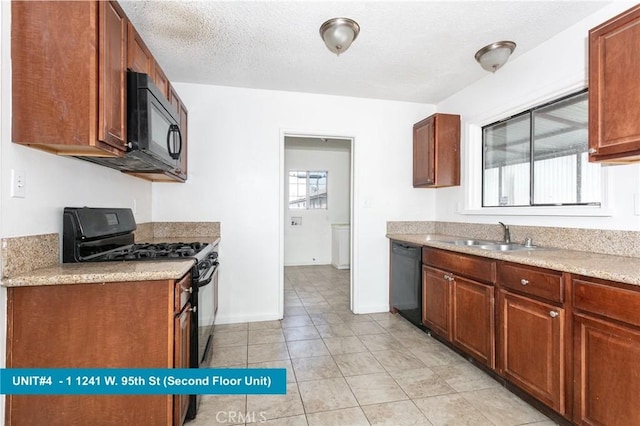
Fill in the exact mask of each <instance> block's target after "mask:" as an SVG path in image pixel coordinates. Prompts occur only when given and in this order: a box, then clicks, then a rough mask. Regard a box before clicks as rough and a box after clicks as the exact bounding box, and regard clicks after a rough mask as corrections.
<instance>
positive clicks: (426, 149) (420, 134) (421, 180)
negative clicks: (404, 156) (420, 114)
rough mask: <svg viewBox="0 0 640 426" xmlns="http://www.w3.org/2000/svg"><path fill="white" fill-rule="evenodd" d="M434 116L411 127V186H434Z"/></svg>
mask: <svg viewBox="0 0 640 426" xmlns="http://www.w3.org/2000/svg"><path fill="white" fill-rule="evenodd" d="M435 175H436V172H435V116H431V117H429V118H427V119H425V120H422V121H421V122H419V123H416V125H415V126H413V186H414V187H419V186H425V185H433V184H435V179H436V176H435Z"/></svg>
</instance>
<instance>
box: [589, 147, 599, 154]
mask: <svg viewBox="0 0 640 426" xmlns="http://www.w3.org/2000/svg"><path fill="white" fill-rule="evenodd" d="M588 152H589V154H595V153H596V152H597V150H596V149H595V148H589V151H588Z"/></svg>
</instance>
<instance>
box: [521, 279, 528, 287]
mask: <svg viewBox="0 0 640 426" xmlns="http://www.w3.org/2000/svg"><path fill="white" fill-rule="evenodd" d="M520 284H522V285H527V284H529V280H525V279H524V278H523V279H521V280H520Z"/></svg>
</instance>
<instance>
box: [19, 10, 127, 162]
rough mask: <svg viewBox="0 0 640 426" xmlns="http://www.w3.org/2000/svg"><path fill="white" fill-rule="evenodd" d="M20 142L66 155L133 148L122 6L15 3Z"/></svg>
mask: <svg viewBox="0 0 640 426" xmlns="http://www.w3.org/2000/svg"><path fill="white" fill-rule="evenodd" d="M11 17H12V25H11V55H12V79H13V81H12V92H13V95H12V96H13V99H12V102H13V110H12V132H13V134H12V139H13V141H14V142H16V143H20V144H25V145H31V146H33V147H35V148H39V149H43V150H45V151H49V152H53V153H57V154H63V155H96V156H121V155H123V153H124V151H125V150H126V145H125V144H126V84H125V81H126V75H125V72H126V31H127V19H126V17H125V15H124V13H123V12H122V10H121V9H120V7H119V6H118V4H117V3H115V2H85V1H83V2H75V1H72V2H64V1H60V2H12V3H11Z"/></svg>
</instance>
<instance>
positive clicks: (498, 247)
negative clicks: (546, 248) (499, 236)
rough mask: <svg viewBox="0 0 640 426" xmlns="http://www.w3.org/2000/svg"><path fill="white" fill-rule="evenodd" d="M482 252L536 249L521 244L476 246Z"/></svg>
mask: <svg viewBox="0 0 640 426" xmlns="http://www.w3.org/2000/svg"><path fill="white" fill-rule="evenodd" d="M478 248H481V249H483V250H491V251H514V250H536V249H537V247H535V246H530V247H527V246H525V245H523V244H518V243H494V244H486V245H481V246H478Z"/></svg>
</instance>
